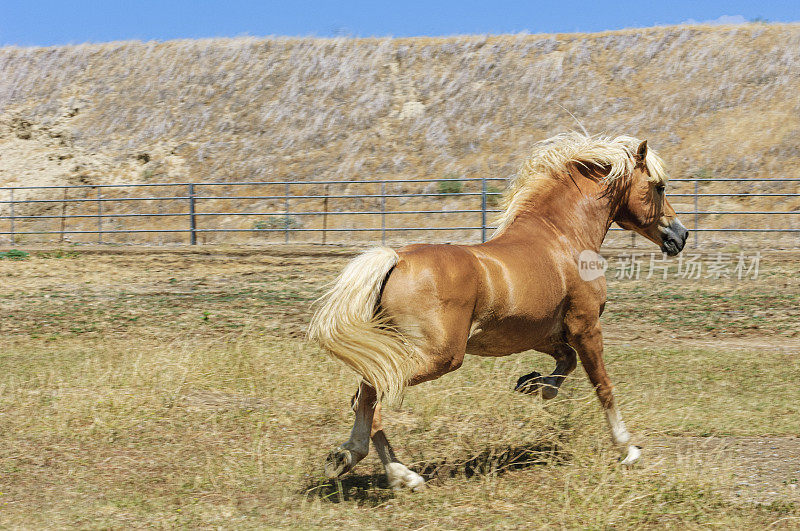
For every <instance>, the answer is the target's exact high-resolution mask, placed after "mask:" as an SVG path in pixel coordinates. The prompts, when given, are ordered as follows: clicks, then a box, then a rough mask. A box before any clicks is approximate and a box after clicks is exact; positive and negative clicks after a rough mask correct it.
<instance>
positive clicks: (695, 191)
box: [694, 180, 698, 249]
mask: <svg viewBox="0 0 800 531" xmlns="http://www.w3.org/2000/svg"><path fill="white" fill-rule="evenodd" d="M697 211H698V208H697V180H695V181H694V248H695V249H697V233H698V231H697V225H698V222H697V217H698V214H697Z"/></svg>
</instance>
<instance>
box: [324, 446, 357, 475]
mask: <svg viewBox="0 0 800 531" xmlns="http://www.w3.org/2000/svg"><path fill="white" fill-rule="evenodd" d="M354 464H355V459H354V456H353V453H352V452H351V451H350V450H348V449H346V448H337V449H335V450H332V451H331V453H330V454H328V458H327V459H326V460H325V475H326V476H327V477H328V478H330V479H334V478H338V477H339V476H341V475H342V474H346V473H347V472H350V469H351V468H353V465H354Z"/></svg>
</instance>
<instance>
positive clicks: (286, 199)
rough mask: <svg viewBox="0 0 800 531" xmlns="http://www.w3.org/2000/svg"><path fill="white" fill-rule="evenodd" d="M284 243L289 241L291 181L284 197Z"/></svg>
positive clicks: (287, 185)
mask: <svg viewBox="0 0 800 531" xmlns="http://www.w3.org/2000/svg"><path fill="white" fill-rule="evenodd" d="M283 243H289V183H288V182H287V183H286V191H285V195H284V197H283Z"/></svg>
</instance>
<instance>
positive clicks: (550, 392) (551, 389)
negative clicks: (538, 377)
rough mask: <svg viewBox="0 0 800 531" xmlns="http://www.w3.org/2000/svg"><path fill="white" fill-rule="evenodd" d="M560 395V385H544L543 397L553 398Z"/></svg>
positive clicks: (546, 398)
mask: <svg viewBox="0 0 800 531" xmlns="http://www.w3.org/2000/svg"><path fill="white" fill-rule="evenodd" d="M557 395H558V387H555V386H552V385H543V386H542V398H544V399H545V400H552V399H554V398H555V397H556V396H557Z"/></svg>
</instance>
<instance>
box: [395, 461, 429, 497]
mask: <svg viewBox="0 0 800 531" xmlns="http://www.w3.org/2000/svg"><path fill="white" fill-rule="evenodd" d="M386 476H387V477H388V478H389V486H390V487H392V488H393V489H394V490H400V489H403V488H407V489H411V490H413V491H419V490H422V488H423V487H424V486H425V480H424V479H422V476H420V475H419V474H417V473H416V472H414V471H413V470H409V469H408V467H406V466H405V465H404V464H402V463H389V464H388V465H386Z"/></svg>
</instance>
